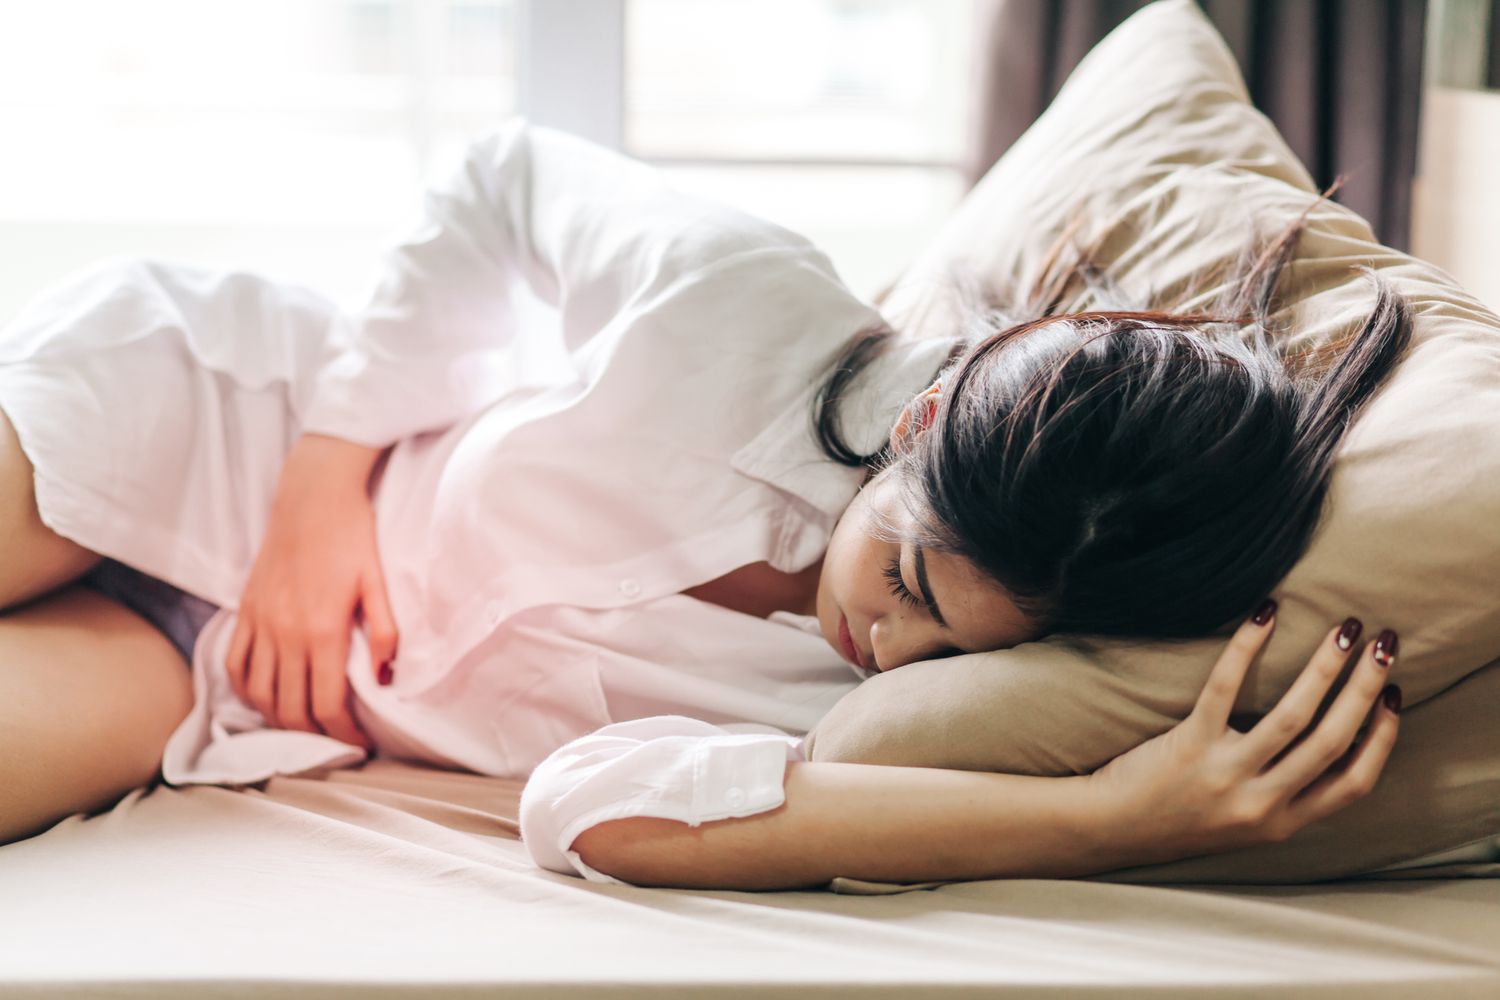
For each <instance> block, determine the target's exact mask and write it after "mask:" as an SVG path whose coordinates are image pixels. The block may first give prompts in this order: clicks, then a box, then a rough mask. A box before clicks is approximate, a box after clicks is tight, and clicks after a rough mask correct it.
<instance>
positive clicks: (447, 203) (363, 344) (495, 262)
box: [302, 119, 812, 447]
mask: <svg viewBox="0 0 1500 1000" xmlns="http://www.w3.org/2000/svg"><path fill="white" fill-rule="evenodd" d="M777 249H782V250H786V249H790V250H792V251H794V252H795V253H798V254H801V253H806V252H808V251H809V250H811V249H812V245H811V244H810V243H808V241H807V240H806V239H805V238H804V237H802V236H799V235H797V234H796V233H793V232H791V231H790V230H786V229H783V228H781V227H779V226H776V225H774V224H772V223H769V222H766V221H764V220H760V219H756V218H755V217H753V216H750V215H747V214H745V213H741V212H738V211H736V210H734V209H732V208H729V207H728V206H724V205H719V204H717V203H716V202H713V201H711V200H709V199H705V198H699V197H695V196H690V195H687V194H684V193H681V192H678V191H676V190H674V189H673V188H672V187H671V186H670V185H669V184H668V183H667V182H666V180H665V178H664V177H663V175H662V174H661V172H660V171H658V170H656V169H655V168H653V167H650V166H648V165H646V164H644V163H641V162H639V161H637V160H633V159H630V158H629V157H627V156H624V155H622V154H619V153H616V152H613V151H612V150H608V149H605V148H603V147H601V146H597V145H594V144H593V143H590V142H587V141H585V140H583V139H580V138H578V137H575V136H571V135H568V134H567V133H564V132H558V131H554V130H551V129H547V128H542V127H540V126H534V125H531V124H529V123H528V122H526V121H525V120H524V119H513V120H512V121H511V122H510V123H508V124H507V125H506V126H505V127H504V128H502V129H500V130H498V131H497V132H494V133H492V134H490V135H488V136H486V137H484V138H482V139H480V140H479V141H477V142H475V143H474V144H473V145H472V146H471V147H470V148H469V149H468V151H467V153H466V155H465V156H464V157H463V160H462V162H461V164H460V165H459V166H458V167H457V168H456V169H455V170H454V171H452V172H451V173H450V174H449V175H448V176H447V177H445V178H444V179H443V180H441V181H440V182H439V183H438V184H436V185H435V186H434V187H433V188H432V189H430V190H429V191H428V193H427V194H426V196H425V199H424V201H423V207H422V212H421V216H420V222H419V224H418V225H417V226H416V227H415V228H414V230H413V231H411V232H410V233H409V234H408V235H407V236H406V238H405V239H404V240H403V241H402V242H401V243H400V244H399V245H398V246H396V247H395V248H394V249H393V250H391V251H390V252H388V253H387V254H386V255H385V257H384V258H383V260H382V263H381V271H380V274H379V278H378V281H377V284H376V288H375V291H374V293H373V295H372V297H371V299H370V301H369V302H368V304H367V305H365V306H364V307H363V308H362V309H360V310H357V311H355V312H353V313H346V314H341V315H340V317H339V319H338V321H337V322H336V323H335V325H334V329H333V330H332V331H331V336H332V341H331V342H332V344H333V347H332V348H331V350H330V352H329V354H328V355H327V357H326V359H325V361H324V363H323V364H322V365H321V366H320V369H319V371H318V372H317V374H316V377H315V379H314V381H313V384H312V385H311V387H310V389H309V399H308V401H307V404H306V406H305V407H304V409H305V412H304V414H303V419H302V429H303V431H304V432H306V431H311V432H317V433H323V434H330V435H333V436H336V437H341V438H345V439H347V440H350V441H356V442H359V443H361V444H365V445H368V446H371V447H385V446H387V445H390V444H392V443H394V442H395V441H397V440H399V439H400V438H403V437H407V436H410V435H414V434H418V433H421V432H423V431H428V430H437V429H441V428H444V427H447V426H449V425H451V424H453V423H455V422H457V421H458V420H460V419H462V418H464V417H465V416H468V415H470V414H472V413H474V412H477V411H478V410H479V409H482V408H484V407H486V406H488V405H489V404H491V403H493V402H495V401H496V400H498V399H499V398H500V397H501V396H502V395H504V393H505V392H506V391H507V390H509V389H510V388H513V387H514V381H515V380H514V375H513V372H514V370H515V369H514V363H515V342H516V339H517V337H518V334H520V333H521V332H522V329H521V328H522V327H524V332H525V334H526V336H528V337H529V338H536V337H547V338H550V339H551V340H553V341H556V339H557V338H558V337H559V336H560V338H561V347H562V348H563V351H564V355H563V356H568V355H570V354H571V353H572V352H573V351H575V350H577V349H578V348H579V347H580V346H581V345H583V344H585V343H587V342H588V341H589V340H590V339H591V338H592V337H593V336H594V335H595V334H596V333H598V332H599V331H600V330H601V329H603V328H605V327H606V325H607V324H610V323H611V322H615V321H619V320H620V319H621V313H622V311H626V310H627V307H628V306H629V305H630V304H632V303H641V302H647V301H649V300H650V299H652V298H653V297H654V296H658V295H660V294H661V293H662V292H663V291H664V290H666V289H669V288H671V287H673V286H674V285H678V284H681V283H683V282H684V281H690V280H691V278H692V276H693V274H694V273H695V272H696V271H698V270H699V269H702V268H705V267H708V266H710V265H712V264H716V263H718V262H721V261H723V260H724V259H725V258H727V257H732V256H736V255H739V254H742V253H755V252H764V251H767V250H777ZM521 299H524V300H525V302H524V303H523V302H521V301H519V300H521ZM537 302H540V303H541V304H542V305H543V307H544V309H543V310H537V309H536V308H535V303H537ZM518 305H521V306H527V305H529V306H530V313H529V316H530V317H535V316H536V315H537V314H538V313H539V312H542V311H544V310H545V308H546V307H551V311H550V313H549V318H555V320H556V322H555V323H539V322H536V321H535V320H534V318H532V319H528V318H527V317H528V312H527V310H526V308H521V309H518V308H517V307H518ZM554 356H556V355H555V354H554Z"/></svg>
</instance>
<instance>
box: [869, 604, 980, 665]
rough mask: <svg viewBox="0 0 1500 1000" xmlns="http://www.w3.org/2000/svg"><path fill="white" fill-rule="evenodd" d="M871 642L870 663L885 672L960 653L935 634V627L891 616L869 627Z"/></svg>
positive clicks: (878, 620)
mask: <svg viewBox="0 0 1500 1000" xmlns="http://www.w3.org/2000/svg"><path fill="white" fill-rule="evenodd" d="M933 627H934V628H935V627H936V626H933ZM870 644H871V646H872V647H873V652H874V654H875V662H874V663H873V664H871V666H878V667H879V668H880V669H881V670H882V671H885V670H895V669H896V668H897V667H904V666H906V665H907V664H908V663H917V662H919V661H921V660H938V659H942V658H943V657H946V656H955V655H957V654H958V650H957V649H955V648H954V647H953V646H950V645H948V644H947V643H946V642H944V641H943V639H942V638H941V637H940V636H937V635H934V634H933V631H932V629H929V628H924V627H923V626H922V624H921V623H919V622H914V621H911V620H908V619H902V618H896V617H892V616H886V617H884V618H880V619H877V620H876V622H875V623H874V624H873V625H871V626H870Z"/></svg>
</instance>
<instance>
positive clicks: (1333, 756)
mask: <svg viewBox="0 0 1500 1000" xmlns="http://www.w3.org/2000/svg"><path fill="white" fill-rule="evenodd" d="M1376 647H1377V643H1373V642H1372V643H1368V644H1366V646H1365V650H1364V653H1363V655H1361V656H1360V658H1359V662H1358V663H1357V664H1355V667H1354V672H1353V673H1352V674H1350V675H1349V680H1348V682H1347V683H1345V684H1344V687H1343V689H1342V690H1341V691H1339V693H1338V695H1337V697H1335V698H1334V700H1333V704H1332V705H1331V706H1329V709H1328V712H1327V713H1326V714H1325V715H1324V716H1323V718H1322V719H1321V720H1319V722H1318V725H1317V727H1316V728H1315V729H1313V731H1312V732H1311V733H1309V734H1308V736H1307V738H1306V739H1304V740H1303V741H1302V742H1301V743H1299V744H1298V745H1297V747H1296V748H1295V749H1293V750H1292V751H1291V752H1289V753H1288V754H1287V755H1286V756H1285V757H1284V758H1282V759H1281V760H1280V761H1279V762H1277V764H1276V766H1275V767H1273V768H1271V769H1270V770H1269V771H1267V772H1266V773H1265V775H1264V776H1263V777H1264V779H1265V780H1264V784H1265V786H1266V787H1268V788H1270V789H1271V790H1273V791H1274V792H1276V793H1277V794H1279V795H1281V796H1284V797H1285V798H1286V799H1290V798H1291V797H1292V796H1293V795H1296V794H1297V793H1298V792H1300V791H1302V790H1303V789H1304V788H1306V787H1307V786H1308V785H1309V784H1311V783H1312V782H1313V781H1315V780H1316V779H1317V778H1318V776H1319V775H1321V774H1323V772H1325V771H1327V770H1328V768H1330V767H1331V766H1333V764H1334V762H1336V761H1337V760H1338V759H1339V758H1340V757H1342V756H1343V755H1344V754H1345V753H1346V752H1347V751H1348V749H1349V746H1350V744H1352V743H1353V742H1354V737H1355V735H1356V734H1357V733H1358V732H1359V727H1360V725H1361V724H1363V723H1364V720H1365V718H1366V717H1367V716H1368V715H1369V714H1370V708H1371V706H1372V705H1374V704H1375V701H1376V699H1377V698H1378V697H1379V696H1380V692H1381V691H1382V690H1383V689H1384V688H1385V686H1386V684H1387V683H1388V679H1389V677H1390V674H1389V670H1390V667H1389V666H1387V665H1382V664H1381V663H1380V662H1379V661H1378V660H1376V659H1375V649H1376Z"/></svg>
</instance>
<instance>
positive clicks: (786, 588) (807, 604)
mask: <svg viewBox="0 0 1500 1000" xmlns="http://www.w3.org/2000/svg"><path fill="white" fill-rule="evenodd" d="M822 573H823V557H822V556H819V557H818V561H817V562H815V563H813V564H812V565H811V566H809V567H807V568H806V569H804V570H802V571H801V572H798V573H783V572H781V571H780V570H777V569H773V568H772V567H771V564H770V563H768V562H764V561H762V562H757V563H751V564H750V565H748V566H741V567H740V568H739V569H736V570H733V571H732V572H729V573H726V574H724V575H723V576H721V577H719V578H718V579H716V580H709V581H708V582H707V583H700V584H699V585H697V586H696V587H689V588H688V589H687V590H684V591H683V593H684V594H686V595H688V596H689V597H696V598H698V599H699V600H700V601H707V602H709V603H710V604H717V605H719V606H720V607H725V608H729V609H731V610H733V611H739V612H742V613H744V614H747V615H754V616H755V617H757V618H768V617H770V615H771V612H773V611H790V612H792V613H793V614H799V615H816V614H817V613H818V579H819V577H820V576H822Z"/></svg>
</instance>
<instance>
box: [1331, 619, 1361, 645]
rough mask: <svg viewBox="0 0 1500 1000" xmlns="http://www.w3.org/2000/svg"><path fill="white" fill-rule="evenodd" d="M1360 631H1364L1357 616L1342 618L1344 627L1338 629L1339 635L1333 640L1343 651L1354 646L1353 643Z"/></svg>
mask: <svg viewBox="0 0 1500 1000" xmlns="http://www.w3.org/2000/svg"><path fill="white" fill-rule="evenodd" d="M1362 631H1364V625H1363V624H1362V623H1361V622H1360V620H1359V619H1358V618H1346V619H1344V627H1343V628H1341V629H1339V636H1338V638H1337V639H1335V640H1334V642H1335V643H1336V644H1337V645H1338V647H1339V649H1342V650H1345V651H1347V650H1351V649H1353V648H1354V643H1355V642H1356V641H1357V640H1358V639H1359V633H1360V632H1362Z"/></svg>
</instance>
